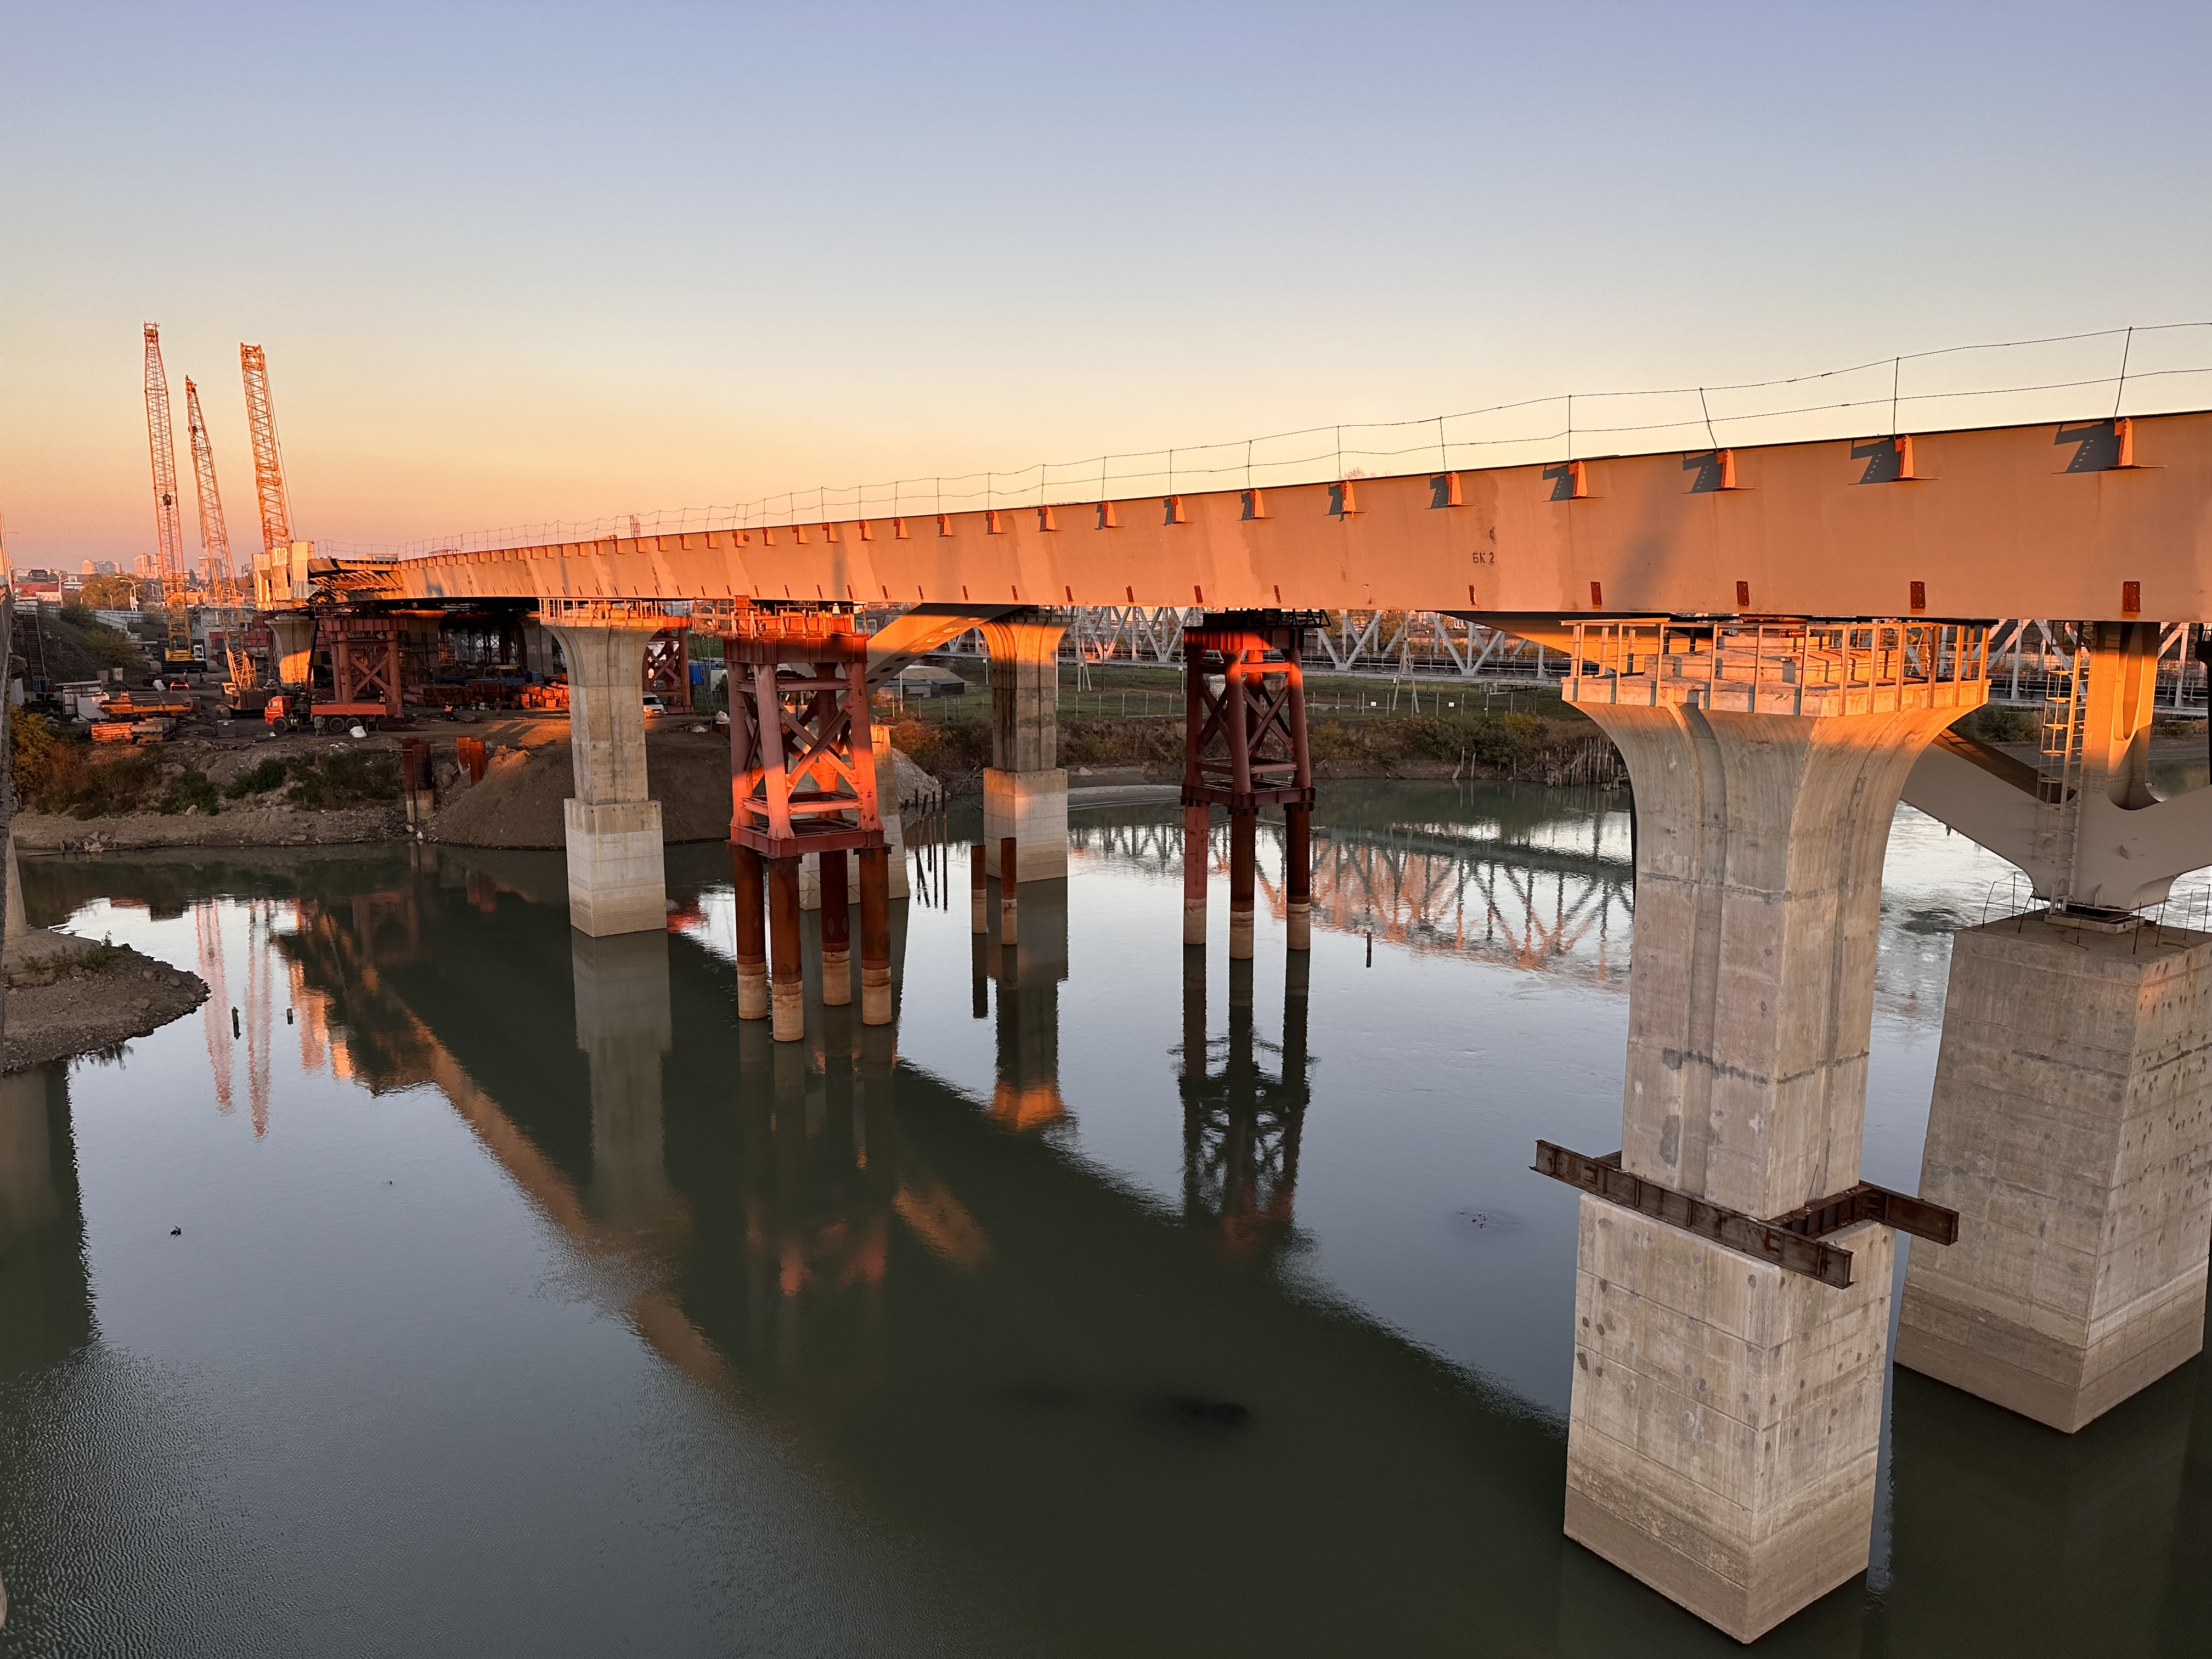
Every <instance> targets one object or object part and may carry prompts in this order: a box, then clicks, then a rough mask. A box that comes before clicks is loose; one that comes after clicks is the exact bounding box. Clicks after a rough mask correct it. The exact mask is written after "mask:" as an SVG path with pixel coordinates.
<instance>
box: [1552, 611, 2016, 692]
mask: <svg viewBox="0 0 2212 1659" xmlns="http://www.w3.org/2000/svg"><path fill="white" fill-rule="evenodd" d="M1988 657H1989V630H1988V629H1985V628H1984V627H1982V626H1980V625H1979V624H1978V623H1937V622H1927V623H1912V622H1864V623H1861V622H1853V623H1825V622H1796V621H1777V622H1745V623H1676V622H1672V621H1669V620H1668V619H1665V618H1651V619H1646V620H1640V621H1639V620H1620V621H1613V622H1597V623H1576V624H1575V625H1574V629H1573V635H1572V645H1571V649H1570V651H1569V665H1568V672H1567V678H1566V679H1565V683H1564V684H1563V686H1562V688H1561V695H1562V696H1565V698H1566V699H1567V700H1568V701H1569V702H1577V703H1644V704H1649V705H1652V706H1657V705H1660V704H1664V703H1686V704H1696V705H1698V706H1699V707H1703V708H1715V709H1724V710H1731V711H1735V712H1737V713H1746V714H1865V713H1874V712H1877V711H1881V710H1887V709H1893V708H1903V707H1905V706H1906V705H1907V704H1908V703H1911V704H1914V705H1916V706H1923V707H1928V706H1941V705H1942V703H1943V702H1945V701H1946V700H1947V697H1948V698H1950V699H1955V698H1956V696H1957V690H1958V688H1959V687H1960V686H1963V685H1966V684H1972V683H1973V682H1976V681H1979V680H1982V679H1984V678H1986V677H1987V672H1988Z"/></svg>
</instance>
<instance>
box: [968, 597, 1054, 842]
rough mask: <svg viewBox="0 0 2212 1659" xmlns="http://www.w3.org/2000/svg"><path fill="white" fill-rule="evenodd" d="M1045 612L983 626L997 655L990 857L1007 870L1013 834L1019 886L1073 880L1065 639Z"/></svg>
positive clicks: (987, 830)
mask: <svg viewBox="0 0 2212 1659" xmlns="http://www.w3.org/2000/svg"><path fill="white" fill-rule="evenodd" d="M1066 627H1067V625H1066V623H1064V622H1062V621H1060V620H1059V619H1057V618H1056V617H1053V615H1052V614H1051V613H1050V612H1048V611H1015V612H1012V613H1010V614H1009V615H1007V616H1006V617H1001V618H1000V619H999V620H998V621H995V622H988V623H984V624H983V627H982V634H983V642H984V644H985V646H986V647H988V649H989V651H990V653H991V764H990V766H989V767H988V768H987V769H985V771H984V773H983V856H984V860H985V862H986V866H987V869H988V871H989V872H990V873H991V874H992V875H994V876H995V875H997V874H999V873H1000V872H999V843H1000V842H1001V841H1002V840H1004V839H1005V838H1006V836H1012V837H1013V838H1014V842H1015V843H1016V847H1017V848H1018V850H1017V853H1016V857H1015V862H1016V863H1017V865H1018V866H1019V868H1018V870H1017V871H1016V872H1015V874H1016V879H1017V881H1018V883H1028V882H1032V881H1060V880H1064V879H1066V876H1067V770H1066V768H1065V767H1063V766H1061V765H1060V635H1062V634H1063V633H1065V632H1066Z"/></svg>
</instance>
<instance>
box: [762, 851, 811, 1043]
mask: <svg viewBox="0 0 2212 1659" xmlns="http://www.w3.org/2000/svg"><path fill="white" fill-rule="evenodd" d="M761 862H762V864H763V866H764V867H765V869H766V871H767V872H768V976H769V989H768V994H769V1023H770V1027H771V1029H772V1030H773V1031H774V1033H775V1040H776V1041H777V1042H798V1041H799V1039H801V1038H802V1037H804V1036H805V1035H806V986H805V979H804V976H803V969H802V966H801V961H800V950H799V860H798V859H797V858H796V857H792V858H783V859H763V860H761Z"/></svg>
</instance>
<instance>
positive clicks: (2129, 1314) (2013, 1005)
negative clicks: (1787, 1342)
mask: <svg viewBox="0 0 2212 1659" xmlns="http://www.w3.org/2000/svg"><path fill="white" fill-rule="evenodd" d="M1920 1191H1921V1194H1922V1196H1923V1197H1925V1198H1927V1199H1929V1200H1932V1201H1934V1202H1936V1203H1938V1204H1942V1205H1947V1206H1950V1207H1951V1208H1954V1209H1955V1210H1957V1211H1958V1212H1959V1218H1960V1219H1959V1242H1958V1243H1956V1244H1955V1245H1953V1246H1951V1247H1950V1248H1949V1249H1936V1248H1933V1247H1926V1246H1920V1245H1916V1246H1915V1247H1914V1249H1913V1250H1912V1255H1911V1268H1910V1272H1909V1273H1908V1276H1907V1279H1906V1285H1905V1305H1904V1308H1903V1310H1901V1313H1900V1316H1899V1329H1898V1346H1897V1357H1898V1360H1899V1364H1905V1365H1910V1366H1911V1367H1912V1368H1913V1369H1914V1370H1919V1371H1924V1372H1926V1373H1927V1374H1928V1375H1929V1376H1936V1377H1940V1378H1942V1380H1943V1381H1945V1382H1948V1383H1953V1384H1954V1385H1955V1386H1957V1387H1959V1388H1962V1389H1966V1390H1967V1391H1968V1392H1969V1393H1972V1394H1976V1395H1980V1396H1981V1397H1982V1398H1984V1399H1985V1400H1990V1401H1994V1402H1996V1404H1998V1405H2001V1406H2003V1407H2007V1408H2008V1409H2010V1410H2013V1411H2016V1412H2019V1413H2022V1414H2024V1415H2026V1416H2028V1417H2033V1418H2034V1419H2037V1420H2038V1421H2039V1422H2043V1423H2047V1424H2049V1425H2051V1426H2052V1427H2054V1428H2057V1429H2063V1430H2066V1431H2069V1432H2070V1431H2073V1430H2075V1429H2078V1428H2080V1427H2081V1425H2083V1424H2085V1423H2087V1422H2088V1421H2090V1420H2091V1419H2093V1418H2095V1417H2096V1416H2097V1415H2099V1414H2100V1413H2102V1412H2104V1411H2106V1410H2107V1409H2109V1408H2110V1407H2112V1406H2113V1405H2115V1404H2117V1403H2118V1401H2121V1400H2124V1399H2125V1398H2126V1397H2127V1396H2128V1395H2130V1394H2133V1393H2134V1392H2135V1391H2136V1389H2140V1388H2142V1387H2143V1386H2144V1385H2145V1384H2146V1383H2150V1382H2152V1381H2154V1380H2155V1379H2156V1378H2158V1377H2160V1376H2164V1375H2165V1374H2166V1372H2167V1371H2169V1370H2172V1369H2173V1368H2174V1367H2175V1366H2176V1365H2179V1364H2181V1363H2183V1362H2184V1361H2185V1360H2186V1359H2188V1358H2190V1357H2191V1356H2192V1355H2193V1354H2195V1353H2196V1352H2197V1350H2198V1348H2199V1347H2200V1346H2202V1343H2203V1330H2204V1290H2205V1261H2206V1247H2207V1243H2208V1235H2212V936H2208V935H2206V934H2203V933H2191V932H2187V931H2185V930H2183V929H2179V928H2154V927H2142V926H2129V927H2126V928H2125V929H2124V931H2120V932H2106V931H2101V930H2099V929H2096V928H2093V927H2080V926H2066V925H2063V924H2062V923H2060V922H2058V921H2053V920H2052V919H2051V918H2050V917H2049V916H2047V915H2036V916H2033V917H2027V918H2018V919H2013V920H2008V921H1996V922H1990V923H1988V924H1986V925H1984V926H1983V927H1972V928H1966V929H1963V930H1961V931H1960V933H1956V934H1954V936H1953V940H1952V957H1951V981H1950V990H1949V995H1948V1001H1947V1003H1946V1005H1945V1009H1944V1019H1943V1046H1942V1052H1941V1054H1940V1055H1939V1056H1938V1059H1937V1060H1936V1092H1935V1099H1934V1102H1933V1103H1932V1105H1931V1106H1930V1108H1929V1119H1928V1144H1927V1151H1926V1153H1925V1155H1924V1158H1923V1164H1922V1167H1921V1180H1920Z"/></svg>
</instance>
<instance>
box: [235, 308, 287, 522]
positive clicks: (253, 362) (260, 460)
mask: <svg viewBox="0 0 2212 1659" xmlns="http://www.w3.org/2000/svg"><path fill="white" fill-rule="evenodd" d="M238 366H239V369H240V373H242V374H244V375H245V377H246V425H247V426H248V427H249V428H251V429H252V434H253V493H254V494H255V495H256V496H258V498H259V499H260V502H261V550H262V551H263V552H264V553H278V552H283V551H286V550H289V548H290V547H291V545H292V507H291V504H290V503H289V501H286V500H285V498H284V462H283V456H282V455H281V454H280V453H278V451H277V448H276V409H275V407H274V406H273V405H271V404H270V401H269V363H268V360H267V359H266V358H264V356H262V355H261V348H260V347H259V346H258V345H246V344H243V343H241V344H240V346H239V348H238Z"/></svg>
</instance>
